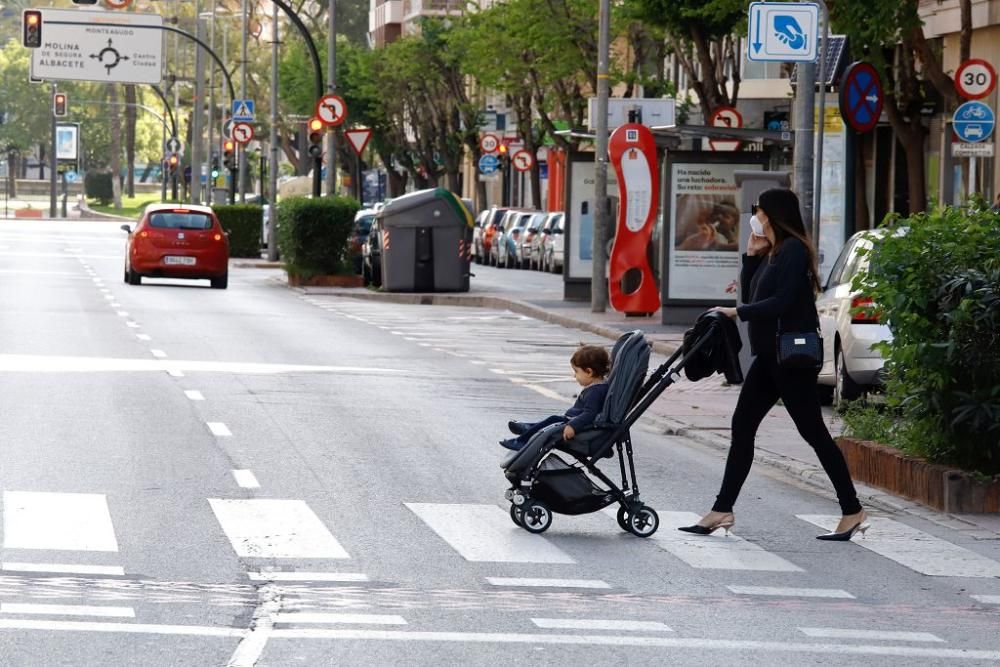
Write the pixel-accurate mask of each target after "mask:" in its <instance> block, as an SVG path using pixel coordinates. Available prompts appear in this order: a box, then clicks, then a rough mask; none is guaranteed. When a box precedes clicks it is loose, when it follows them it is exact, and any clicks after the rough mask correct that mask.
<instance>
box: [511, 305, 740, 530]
mask: <svg viewBox="0 0 1000 667" xmlns="http://www.w3.org/2000/svg"><path fill="white" fill-rule="evenodd" d="M728 319H729V318H727V317H725V316H717V317H716V316H714V313H713V314H708V313H706V314H705V315H702V317H701V318H699V322H698V325H696V327H695V328H694V329H692V330H691V331H689V332H688V335H686V336H685V343H684V346H683V347H681V348H680V349H678V350H677V351H676V352H674V354H673V355H672V356H671V357H670V358H669V359H668V360H667V361H666V362H665V363H664V364H663V365H661V366H660V367H659V368H657V369H656V370H655V371H654V372H653V373H652V375H650V376H649V378H648V379H646V381H645V383H643V379H645V378H646V372H647V370H648V368H649V357H650V346H649V343H647V342H646V339H645V336H644V335H643V333H642V331H639V330H635V331H632V332H630V333H627V334H625V335H623V336H622V337H621V338H619V339H618V341H617V342H616V343H615V345H614V348H613V349H612V352H611V362H612V364H611V374H610V375H609V376H608V385H609V386H608V396H607V398H606V399H605V403H604V409H603V410H602V411H601V414H600V415H598V417H597V420H596V421H595V423H594V425H593V426H592V427H590V428H588V429H584V430H582V431H580V432H579V433H577V435H576V437H574V438H573V439H572V440H568V441H567V440H563V439H562V429H563V424H555V425H553V426H549V427H546V428H544V429H542V430H541V431H539V432H538V433H536V434H535V435H534V436H533V437H532V438H531V440H529V441H528V444H526V445H525V446H524V447H523V448H522V449H520V450H519V451H516V452H511V453H510V454H509V455H507V457H506V458H505V459H504V461H503V462H502V464H501V467H503V469H504V474H505V475H506V477H507V479H508V481H510V484H511V487H510V488H509V489H508V490H507V491H506V493H505V497H506V498H507V500H509V501H510V503H511V505H510V517H511V519H512V520H513V521H514V523H515V524H517V525H518V526H521V527H522V528H524V529H525V530H527V531H528V532H530V533H542V532H545V531H546V530H547V529H548V527H549V526H550V525H552V514H553V512H555V513H559V514H589V513H591V512H597V511H599V510H602V509H604V508H605V507H608V506H609V505H611V504H612V503H615V502H617V503H618V514H617V519H618V525H619V526H621V528H622V530H624V531H626V532H630V533H632V534H633V535H636V536H638V537H649V536H650V535H652V534H653V533H655V532H656V529H657V528H659V525H660V519H659V517H658V516H657V514H656V511H655V510H654V509H653V508H652V507H649V506H648V505H646V504H644V503H643V502H642V500H641V499H640V497H639V485H638V482H637V481H636V476H635V463H634V461H633V458H632V439H631V435H630V433H629V429H630V428H631V427H632V425H633V424H635V422H636V421H638V419H639V417H640V416H642V414H643V413H644V412H645V411H646V409H647V408H649V406H650V405H652V404H653V401H655V400H656V399H657V398H658V397H659V396H660V394H662V393H663V392H664V391H665V390H666V389H667V387H669V386H670V385H672V384H673V383H674V382H675V381H676V378H677V377H678V374H679V372H680V371H681V370H682V369H684V367H685V365H687V364H688V363H689V362H690V361H691V360H692V359H698V360H699V361H700V363H701V364H702V366H704V364H705V358H706V354H707V353H709V351H711V354H713V355H715V356H716V358H718V357H719V356H724V357H727V359H726V360H725V363H726V364H727V371H726V375H727V378H729V379H730V381H731V382H732V381H733V380H735V382H733V383H734V384H735V383H738V382H742V374H741V373H739V365H738V360H737V361H735V363H734V355H735V353H734V352H733V349H734V347H733V343H732V342H731V341H730V342H729V343H727V344H718V343H719V340H718V339H720V338H723V337H724V335H723V329H724V327H725V326H729V325H731V323H729V322H724V320H728ZM731 326H733V331H735V325H731ZM726 333H731V332H726ZM713 339H715V341H714V343H713ZM723 348H725V349H723ZM717 350H722V351H721V352H718V353H717V352H716V351H717ZM735 350H736V353H738V350H739V348H738V335H737V336H736V347H735ZM699 354H700V355H701V356H700V357H699ZM675 362H676V365H674V364H675ZM733 368H735V371H732V369H733ZM731 371H732V372H731ZM713 372H714V371H713ZM707 374H709V373H704V374H701V375H699V377H704V376H705V375H707ZM688 376H689V378H691V379H697V378H696V377H693V376H692V374H691V372H690V370H689V371H688ZM734 376H738V377H734ZM556 452H559V453H558V454H557V453H556ZM615 452H617V454H618V465H619V468H620V470H621V477H622V481H621V487H619V486H616V485H615V483H614V482H612V481H611V480H610V479H609V478H608V476H607V475H605V474H604V473H603V472H601V470H600V469H599V468H598V467H597V462H598V461H599V460H600V459H602V458H610V457H613V456H614V454H615ZM560 454H561V455H560ZM626 466H627V467H626ZM595 478H596V480H598V481H599V482H600V483H601V484H603V486H604V487H607V488H602V486H600V485H599V484H597V483H596V482H595Z"/></svg>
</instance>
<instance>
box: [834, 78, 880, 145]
mask: <svg viewBox="0 0 1000 667" xmlns="http://www.w3.org/2000/svg"><path fill="white" fill-rule="evenodd" d="M882 99H883V95H882V82H881V80H880V79H879V76H878V72H877V71H876V70H875V68H874V67H873V66H872V65H870V64H869V63H862V62H857V63H854V64H852V65H851V66H850V67H848V68H847V71H846V72H844V76H843V78H842V79H841V81H840V115H841V116H843V117H844V120H845V121H847V124H848V125H850V126H851V127H852V128H853V129H854V130H855V131H856V132H870V131H871V130H873V129H875V126H876V125H878V119H879V117H880V116H881V115H882Z"/></svg>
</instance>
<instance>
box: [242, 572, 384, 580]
mask: <svg viewBox="0 0 1000 667" xmlns="http://www.w3.org/2000/svg"><path fill="white" fill-rule="evenodd" d="M247 577H248V578H249V579H250V581H341V582H349V581H356V582H364V581H368V575H367V574H361V573H360V572H302V571H298V572H247Z"/></svg>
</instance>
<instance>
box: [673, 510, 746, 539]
mask: <svg viewBox="0 0 1000 667" xmlns="http://www.w3.org/2000/svg"><path fill="white" fill-rule="evenodd" d="M734 525H736V517H735V516H733V514H732V513H728V514H723V515H722V516H721V517H719V520H718V521H716V522H715V523H713V524H711V525H708V526H702V525H701V524H698V523H696V524H695V525H693V526H679V527H678V528H677V530H680V531H682V532H685V533H694V534H695V535H711V534H712V533H714V532H715V531H717V530H718V529H719V528H722V529H723V530H725V531H726V535H728V534H729V529H730V528H732V527H733V526H734Z"/></svg>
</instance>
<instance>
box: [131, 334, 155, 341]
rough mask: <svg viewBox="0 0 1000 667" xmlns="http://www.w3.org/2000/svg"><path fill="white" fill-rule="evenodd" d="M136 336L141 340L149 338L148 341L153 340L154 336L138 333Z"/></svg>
mask: <svg viewBox="0 0 1000 667" xmlns="http://www.w3.org/2000/svg"><path fill="white" fill-rule="evenodd" d="M135 337H136V338H138V339H139V340H147V341H148V340H153V337H152V336H150V335H149V334H136V335H135Z"/></svg>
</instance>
